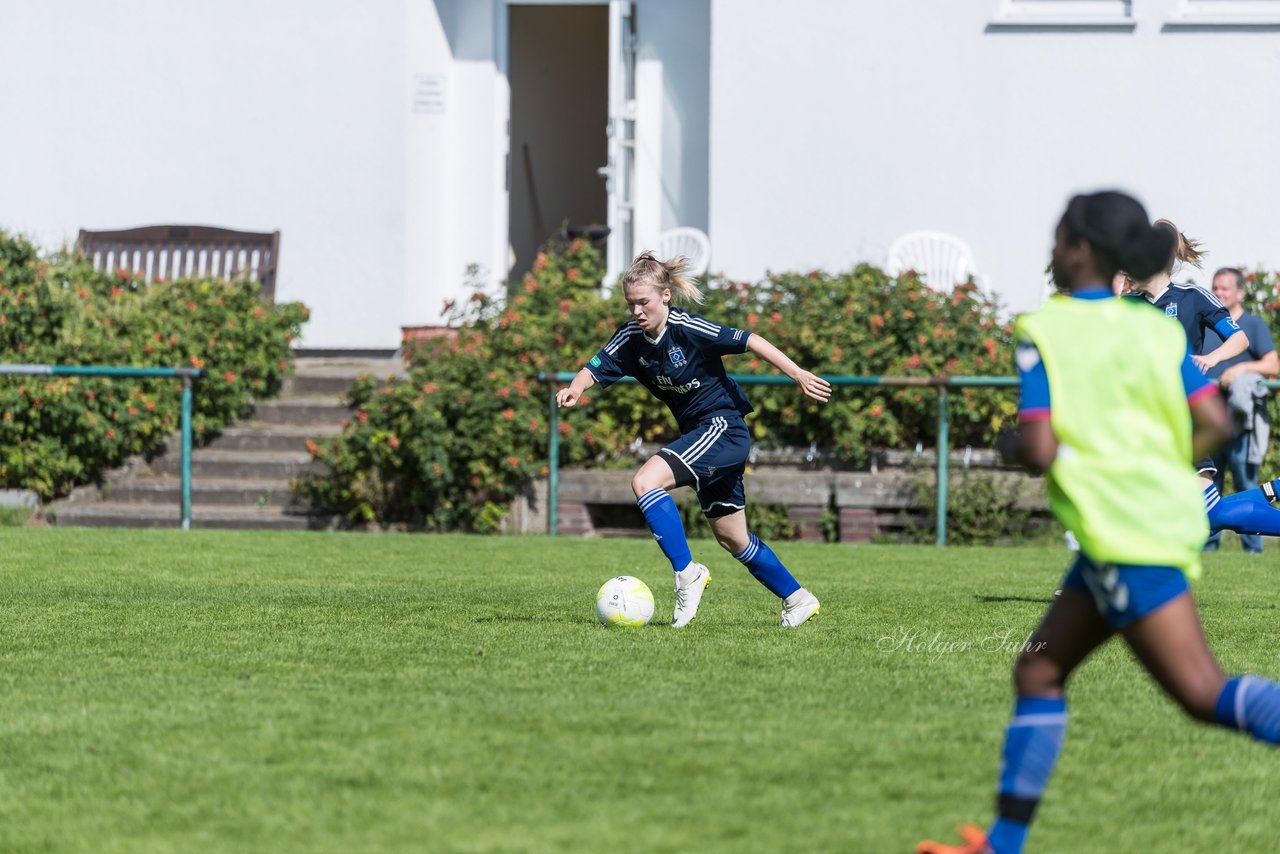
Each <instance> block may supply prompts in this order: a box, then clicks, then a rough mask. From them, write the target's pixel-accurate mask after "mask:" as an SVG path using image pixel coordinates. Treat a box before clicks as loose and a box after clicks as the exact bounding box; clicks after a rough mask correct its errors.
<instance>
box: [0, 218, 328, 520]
mask: <svg viewBox="0 0 1280 854" xmlns="http://www.w3.org/2000/svg"><path fill="white" fill-rule="evenodd" d="M259 293H260V288H259V286H258V285H257V284H256V283H253V282H247V281H243V282H237V283H226V282H222V281H216V280H195V281H178V282H162V281H158V282H155V283H153V284H151V285H146V284H145V283H144V282H142V281H141V280H140V279H139V278H136V277H134V276H133V275H131V274H130V273H128V272H127V271H125V270H120V271H118V272H117V273H115V274H109V273H104V272H95V271H94V270H93V268H92V265H91V264H90V263H89V262H88V261H86V260H85V259H83V258H81V257H77V256H76V255H73V254H71V253H67V252H60V253H56V254H53V255H51V256H49V257H45V258H42V257H40V255H39V253H38V252H37V250H36V247H35V246H34V245H32V244H31V243H30V242H28V241H27V240H24V239H22V238H20V237H11V236H9V235H6V234H5V233H4V232H0V360H3V361H5V362H10V363H14V362H18V363H30V364H62V365H95V364H97V365H132V366H152V367H177V366H186V365H190V366H193V367H198V368H204V369H205V370H207V371H208V374H209V375H208V378H207V379H205V380H202V381H200V383H199V384H198V386H197V393H196V395H195V402H194V410H193V417H192V423H193V428H194V431H195V435H196V440H197V441H200V440H201V438H203V437H208V436H211V435H213V434H215V433H216V432H218V431H219V430H220V429H221V428H222V427H223V426H224V425H225V424H226V423H227V422H229V421H231V420H233V419H235V418H239V417H242V416H244V415H246V414H247V413H248V412H249V411H250V409H251V408H252V403H253V400H254V399H255V398H262V397H268V396H270V395H272V394H275V393H276V392H277V391H278V390H279V388H280V384H281V381H282V379H283V378H284V376H285V374H286V373H287V372H288V371H289V369H290V366H291V361H292V351H291V349H290V346H289V342H290V340H291V339H292V338H293V337H294V336H296V335H297V334H298V332H299V330H300V328H301V324H302V323H303V322H304V321H305V320H306V317H307V310H306V308H305V307H304V306H303V305H302V304H301V303H292V304H287V305H270V304H268V303H265V302H263V300H262V299H261V297H260V296H259ZM179 418H180V394H179V386H178V383H177V381H176V380H164V379H153V380H134V379H111V378H105V377H47V376H46V377H40V376H9V377H3V378H0V484H3V486H5V487H17V488H23V489H31V490H34V491H35V492H37V493H38V494H39V495H40V496H41V498H44V499H49V498H52V497H54V496H57V495H61V494H65V493H66V492H68V491H69V490H70V489H71V487H73V486H75V485H76V484H80V483H86V482H92V481H94V480H96V479H97V478H98V477H99V476H100V475H101V473H102V472H103V471H104V470H106V469H108V468H110V467H112V466H114V465H118V464H119V463H120V462H122V461H123V460H124V459H125V458H126V457H128V456H130V455H132V454H140V453H141V454H149V453H154V452H155V451H156V450H158V448H159V447H160V445H161V443H162V442H163V441H164V439H165V438H166V437H167V436H168V435H169V434H170V433H172V432H173V431H174V430H175V429H176V428H177V426H178V421H179Z"/></svg>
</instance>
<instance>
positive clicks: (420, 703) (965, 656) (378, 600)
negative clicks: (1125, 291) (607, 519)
mask: <svg viewBox="0 0 1280 854" xmlns="http://www.w3.org/2000/svg"><path fill="white" fill-rule="evenodd" d="M697 548H698V553H699V554H701V553H706V554H707V555H708V557H709V559H708V563H709V564H710V565H711V567H712V569H713V572H714V573H715V583H714V584H713V585H712V586H711V587H710V588H709V590H708V593H707V598H705V599H704V602H703V610H702V612H701V614H700V616H699V618H698V620H697V621H696V622H695V623H694V624H693V625H692V626H691V627H690V628H689V629H687V630H685V631H679V632H678V631H673V630H671V629H670V628H669V627H666V626H662V625H658V624H656V623H660V622H663V621H665V620H669V619H670V612H671V591H670V589H669V586H668V585H669V584H670V570H669V568H666V567H665V565H664V564H663V563H662V562H661V560H660V556H659V554H658V552H657V549H656V548H655V547H654V546H653V544H652V543H650V542H645V541H607V542H599V541H595V542H592V541H575V540H570V539H559V540H548V539H544V538H529V539H521V538H477V537H428V536H397V535H386V536H376V535H360V534H345V535H344V534H268V533H215V532H188V533H181V532H130V531H106V532H103V531H94V530H74V529H63V530H57V529H53V530H49V529H3V530H0V549H2V551H3V554H4V555H5V561H4V568H3V570H0V603H3V611H2V614H3V619H2V620H0V850H4V851H29V850H30V851H59V850H94V851H126V850H127V851H135V850H167V851H187V850H227V851H231V850H236V851H241V850H258V851H266V850H290V851H339V850H361V851H392V850H397V851H399V850H418V851H449V852H451V851H477V852H479V851H596V850H610V849H617V850H633V851H672V852H674V851H841V852H871V854H879V852H906V851H910V850H912V848H913V846H914V844H915V843H916V842H917V841H918V840H919V839H921V838H923V837H925V836H935V837H937V836H939V835H944V836H945V838H948V839H950V838H951V837H950V833H951V828H952V827H953V826H954V825H955V824H956V823H958V822H959V821H961V820H977V821H981V822H983V823H985V822H986V821H987V820H988V819H989V817H990V814H991V808H992V792H993V786H994V780H995V775H996V771H997V765H998V761H999V756H998V753H999V746H1000V741H1001V738H1002V733H1003V726H1004V723H1005V721H1006V719H1007V716H1008V712H1009V709H1010V705H1011V690H1010V687H1009V675H1008V674H1009V666H1010V663H1011V661H1012V658H1013V655H1014V649H1013V648H1016V647H1017V646H1018V645H1019V644H1020V643H1021V642H1022V640H1023V639H1024V638H1025V636H1026V635H1027V633H1028V632H1029V631H1030V630H1031V629H1032V628H1033V627H1034V625H1035V623H1036V621H1037V618H1038V616H1039V614H1040V613H1041V611H1042V610H1043V608H1044V606H1045V602H1046V600H1047V595H1048V594H1049V593H1050V592H1051V591H1052V590H1053V588H1054V586H1055V583H1056V580H1057V577H1058V574H1059V573H1060V571H1061V570H1062V569H1063V567H1064V565H1065V562H1066V559H1067V556H1066V553H1065V552H1064V551H1062V550H1061V549H1059V548H1044V549H950V550H938V549H935V548H932V547H894V546H884V547H847V546H822V545H802V544H782V545H780V546H779V549H778V551H779V553H780V554H781V556H782V557H783V559H784V560H787V561H788V562H789V563H790V564H791V565H792V567H793V568H794V569H795V571H796V573H797V575H798V576H799V577H800V578H801V580H802V581H804V582H805V583H806V584H807V585H808V586H810V587H811V588H812V589H814V590H815V591H816V592H817V593H818V594H819V596H821V597H822V599H823V602H824V607H823V613H822V614H821V615H820V617H819V618H818V620H817V621H816V622H814V623H812V624H809V625H806V626H804V627H802V628H801V629H799V630H797V631H794V632H784V631H782V630H780V629H778V628H777V618H778V614H777V605H776V603H775V601H774V600H773V599H772V598H771V597H770V596H769V595H768V594H767V593H765V592H764V591H763V590H762V589H761V588H759V587H758V586H757V585H756V584H755V582H754V581H753V580H752V579H751V578H750V576H749V575H748V574H747V573H746V571H745V570H744V569H743V568H742V567H740V566H739V565H737V564H736V563H734V562H733V561H732V560H731V559H729V558H728V557H727V556H724V555H721V554H717V553H713V552H712V551H711V550H712V549H713V548H714V546H711V545H709V544H705V543H704V544H701V545H699V546H698V547H697ZM1207 566H1208V571H1207V573H1206V577H1205V580H1204V582H1202V583H1201V584H1200V586H1199V588H1198V595H1199V597H1200V600H1201V603H1202V610H1203V614H1204V619H1205V623H1206V627H1207V630H1208V633H1209V636H1210V641H1211V643H1212V644H1213V645H1214V647H1215V649H1216V650H1217V652H1218V654H1219V656H1220V657H1221V659H1222V660H1223V662H1224V664H1225V666H1226V667H1227V668H1228V670H1230V671H1240V670H1252V671H1258V672H1262V673H1267V674H1272V675H1280V656H1278V655H1277V649H1278V648H1280V645H1278V644H1277V640H1278V638H1280V621H1278V618H1280V612H1277V606H1276V603H1277V601H1278V600H1280V595H1277V594H1278V593H1280V562H1277V560H1276V553H1275V552H1274V551H1272V552H1269V553H1268V554H1267V556H1265V557H1264V558H1261V559H1252V560H1251V559H1248V558H1246V557H1244V556H1241V555H1239V554H1238V553H1235V554H1231V553H1226V554H1220V555H1213V556H1210V558H1209V561H1208V564H1207ZM619 573H628V574H635V575H638V576H640V577H641V578H643V579H646V580H647V581H649V583H650V585H651V586H652V587H653V588H654V592H655V594H656V595H657V599H658V611H657V615H656V617H655V625H653V626H650V627H647V628H644V629H634V630H618V629H613V630H608V629H605V628H603V627H601V626H600V625H599V624H598V623H597V622H596V620H595V617H594V614H593V610H592V606H593V597H594V594H595V590H596V588H597V587H598V586H599V585H600V583H601V582H602V581H603V580H604V579H606V578H607V577H609V576H610V575H615V574H619ZM1070 700H1071V722H1070V724H1069V727H1068V735H1067V741H1066V747H1065V750H1064V753H1063V757H1062V760H1061V762H1060V763H1059V766H1058V770H1057V773H1056V774H1055V776H1054V778H1053V781H1052V782H1051V784H1050V787H1049V790H1048V792H1047V794H1046V797H1045V799H1044V802H1043V803H1042V805H1041V811H1040V815H1039V818H1038V820H1037V823H1036V825H1035V827H1034V828H1033V830H1032V834H1031V838H1030V843H1029V845H1028V849H1029V850H1030V851H1045V852H1093V851H1097V852H1130V851H1141V850H1176V851H1180V852H1220V851H1267V850H1275V849H1276V847H1277V845H1280V842H1277V831H1278V830H1280V774H1278V773H1277V761H1280V756H1277V754H1276V753H1274V752H1273V751H1272V750H1270V749H1269V748H1266V747H1263V746H1260V745H1258V744H1256V743H1253V742H1252V741H1250V740H1249V739H1247V738H1243V737H1241V736H1238V735H1234V734H1231V733H1227V732H1223V731H1219V730H1215V729H1210V728H1207V727H1204V726H1199V725H1195V724H1192V723H1190V722H1188V721H1187V720H1184V719H1183V717H1182V716H1181V713H1180V712H1178V711H1177V710H1176V709H1175V708H1174V706H1173V705H1172V704H1171V703H1169V702H1167V701H1166V700H1165V699H1164V698H1163V697H1162V696H1160V695H1159V694H1158V692H1157V691H1156V690H1155V689H1154V688H1153V687H1152V685H1151V684H1149V683H1148V682H1147V680H1146V679H1145V678H1144V677H1143V676H1142V675H1141V673H1140V672H1139V671H1138V669H1137V668H1136V667H1135V665H1134V664H1133V663H1132V662H1131V661H1130V659H1129V657H1128V654H1127V653H1126V652H1125V651H1124V650H1123V648H1122V647H1120V646H1117V645H1112V646H1111V647H1108V648H1107V649H1106V650H1104V651H1103V653H1102V654H1100V655H1099V656H1097V657H1096V658H1095V660H1093V661H1092V662H1090V663H1089V664H1088V665H1086V666H1085V668H1084V669H1083V670H1082V671H1081V672H1080V673H1079V675H1078V677H1077V679H1076V681H1075V683H1074V684H1073V689H1072V692H1071V695H1070Z"/></svg>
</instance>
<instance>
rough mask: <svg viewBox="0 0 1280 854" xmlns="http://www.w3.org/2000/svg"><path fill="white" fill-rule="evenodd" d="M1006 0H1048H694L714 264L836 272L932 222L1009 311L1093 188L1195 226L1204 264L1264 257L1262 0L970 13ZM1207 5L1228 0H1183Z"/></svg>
mask: <svg viewBox="0 0 1280 854" xmlns="http://www.w3.org/2000/svg"><path fill="white" fill-rule="evenodd" d="M1020 3H1022V4H1025V5H1026V6H1037V7H1040V8H1043V7H1044V6H1046V5H1047V4H1046V3H1044V2H1043V0H1035V2H1034V3H1032V2H1028V0H965V2H951V0H897V2H880V0H853V2H837V0H793V2H790V3H786V4H778V3H776V2H773V0H713V6H712V49H711V55H712V68H711V72H712V73H711V109H712V126H711V158H710V161H711V182H710V223H711V228H710V233H711V237H712V241H713V243H714V246H715V254H716V266H717V267H718V268H722V269H724V270H726V271H728V272H729V273H730V274H732V275H733V276H735V277H739V278H753V277H756V276H759V275H761V274H762V273H763V272H764V271H765V270H768V269H773V270H788V269H812V268H826V269H831V270H837V269H842V268H848V267H849V266H850V265H852V264H854V263H855V262H857V261H860V260H868V261H873V262H883V260H884V256H885V251H886V249H887V247H888V244H889V243H890V242H891V241H892V240H893V239H894V238H895V237H896V236H898V235H899V234H901V233H903V232H906V231H910V230H914V229H920V228H929V229H940V230H945V231H951V232H954V233H955V234H957V235H959V236H961V237H962V238H963V239H965V240H966V241H967V242H968V243H969V244H970V245H971V247H972V248H973V251H974V254H975V256H976V259H977V263H978V266H979V268H980V269H981V270H982V271H983V273H985V274H986V276H987V278H988V280H989V282H990V284H991V285H992V286H993V287H994V288H996V289H997V290H998V291H1000V292H1001V294H1002V295H1003V297H1004V299H1005V301H1006V302H1007V303H1008V304H1009V306H1010V307H1011V308H1013V309H1018V310H1020V309H1026V308H1030V307H1033V306H1034V305H1036V304H1038V302H1039V300H1040V298H1041V295H1042V293H1043V286H1044V276H1043V274H1042V271H1043V269H1044V267H1045V264H1046V261H1047V258H1048V251H1049V247H1050V244H1051V239H1052V232H1053V227H1054V225H1055V224H1056V221H1057V217H1058V216H1059V215H1060V213H1061V211H1062V208H1063V206H1064V204H1065V202H1066V200H1067V198H1068V196H1069V195H1070V194H1071V193H1073V192H1076V191H1080V190H1087V189H1097V188H1102V187H1108V186H1118V187H1121V188H1126V189H1129V190H1131V191H1132V192H1134V193H1136V194H1137V195H1138V196H1139V197H1140V198H1141V199H1142V200H1143V201H1144V202H1145V203H1146V204H1147V207H1148V208H1149V210H1150V212H1151V214H1152V215H1153V216H1166V217H1169V218H1171V219H1173V220H1174V221H1175V222H1177V223H1178V224H1179V225H1180V226H1182V227H1183V228H1184V230H1186V232H1187V233H1188V234H1190V235H1192V236H1196V237H1199V238H1201V239H1203V240H1204V241H1205V242H1206V243H1207V245H1208V248H1209V250H1210V252H1211V254H1210V256H1209V258H1208V259H1207V266H1210V268H1211V269H1212V267H1214V266H1220V265H1223V264H1231V263H1246V264H1252V263H1257V262H1265V263H1268V264H1270V265H1272V266H1276V265H1280V241H1278V240H1277V237H1276V234H1277V230H1276V218H1275V217H1276V214H1275V210H1276V206H1275V203H1274V200H1275V199H1276V198H1277V197H1280V157H1277V155H1276V150H1277V149H1276V143H1275V141H1276V140H1277V139H1280V86H1277V79H1278V77H1280V32H1277V31H1276V28H1275V27H1274V21H1276V20H1280V4H1277V3H1268V2H1266V0H1263V2H1262V3H1261V4H1259V3H1254V4H1253V5H1252V6H1251V7H1250V8H1249V10H1247V11H1250V12H1251V13H1252V14H1251V16H1250V18H1251V19H1252V20H1259V19H1261V20H1264V21H1265V20H1268V19H1269V17H1268V16H1269V14H1270V12H1271V11H1274V12H1275V13H1277V14H1276V15H1275V18H1274V20H1273V26H1271V27H1270V28H1252V27H1249V26H1236V27H1224V26H1218V25H1217V24H1215V23H1209V24H1208V25H1201V26H1196V27H1175V28H1166V26H1165V25H1166V23H1167V22H1170V21H1176V20H1177V19H1178V18H1179V17H1180V16H1181V15H1182V14H1184V13H1185V12H1186V11H1187V4H1186V3H1185V2H1184V0H1135V2H1133V3H1132V14H1133V17H1134V19H1135V21H1136V26H1134V27H1133V28H1132V29H1131V30H1130V29H1128V28H1126V27H1119V28H1115V29H1110V30H1105V29H1094V28H1089V27H1082V28H1076V29H1073V30H1064V29H1060V28H1055V27H1040V28H1023V27H1005V28H989V27H988V25H989V24H990V23H991V22H992V21H994V20H995V19H996V18H997V16H998V15H1000V14H1002V13H1005V12H1007V11H1009V10H1010V8H1012V9H1013V11H1015V12H1016V11H1017V8H1018V7H1019V4H1020ZM1215 4H1217V8H1219V9H1223V8H1225V7H1226V6H1228V5H1235V6H1239V5H1240V4H1229V3H1225V0H1213V2H1200V3H1198V4H1196V6H1197V7H1199V8H1206V7H1207V8H1209V9H1210V10H1211V11H1212V8H1213V7H1214V5H1215ZM1069 5H1073V6H1075V7H1077V8H1079V7H1089V8H1097V9H1099V10H1101V11H1102V12H1103V13H1104V14H1109V13H1110V11H1111V10H1112V9H1114V8H1120V9H1122V10H1123V7H1124V6H1125V4H1123V3H1108V2H1101V0H1098V2H1093V3H1081V2H1076V3H1074V4H1069ZM1273 7H1274V8H1273ZM1192 11H1194V8H1193V9H1192ZM1211 20H1212V19H1211ZM1218 20H1219V21H1221V20H1222V18H1221V16H1219V17H1218ZM1237 20H1241V19H1237ZM1210 272H1211V270H1210ZM1200 279H1201V281H1202V282H1207V276H1206V275H1201V276H1200Z"/></svg>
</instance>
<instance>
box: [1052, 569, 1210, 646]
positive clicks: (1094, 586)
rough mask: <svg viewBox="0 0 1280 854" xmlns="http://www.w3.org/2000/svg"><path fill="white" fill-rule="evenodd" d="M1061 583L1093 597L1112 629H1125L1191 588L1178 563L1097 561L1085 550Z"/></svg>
mask: <svg viewBox="0 0 1280 854" xmlns="http://www.w3.org/2000/svg"><path fill="white" fill-rule="evenodd" d="M1062 587H1063V589H1067V588H1070V589H1072V590H1079V591H1080V592H1081V593H1085V594H1087V595H1089V596H1091V597H1093V602H1094V604H1095V605H1097V606H1098V613H1099V614H1101V615H1102V618H1103V619H1105V620H1106V621H1107V625H1109V626H1111V628H1113V629H1123V628H1124V627H1125V626H1127V625H1129V624H1130V623H1132V622H1134V621H1135V620H1140V619H1142V618H1143V617H1145V616H1147V614H1150V613H1151V612H1153V611H1157V610H1159V609H1160V607H1161V606H1163V605H1167V604H1168V603H1169V602H1171V601H1173V600H1174V599H1177V598H1178V597H1179V596H1181V595H1182V594H1183V593H1186V592H1187V590H1188V589H1189V588H1188V586H1187V576H1186V575H1185V574H1183V572H1182V570H1180V569H1178V568H1177V567H1176V566H1140V565H1135V564H1129V563H1119V564H1116V563H1104V564H1097V563H1094V562H1093V561H1092V560H1090V559H1089V558H1088V557H1086V556H1085V555H1083V554H1081V555H1080V556H1079V557H1078V558H1076V562H1075V565H1073V566H1072V567H1071V571H1070V572H1068V573H1067V577H1066V578H1064V579H1063V580H1062Z"/></svg>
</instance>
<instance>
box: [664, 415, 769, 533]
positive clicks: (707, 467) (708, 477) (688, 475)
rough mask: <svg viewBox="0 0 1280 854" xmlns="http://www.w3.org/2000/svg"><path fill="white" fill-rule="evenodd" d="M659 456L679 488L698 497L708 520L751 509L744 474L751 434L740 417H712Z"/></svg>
mask: <svg viewBox="0 0 1280 854" xmlns="http://www.w3.org/2000/svg"><path fill="white" fill-rule="evenodd" d="M658 453H659V454H661V455H662V458H663V459H664V460H666V461H667V465H669V466H671V470H672V471H673V472H675V475H676V486H692V487H693V489H694V491H695V492H697V493H698V503H699V504H701V505H702V512H703V513H704V514H706V515H707V516H712V517H715V516H728V515H729V514H730V513H736V512H737V511H739V510H742V509H744V508H745V507H746V506H747V496H746V492H745V491H744V490H743V488H742V473H743V471H744V469H745V468H746V465H747V454H749V453H751V434H750V433H749V432H748V431H747V423H746V422H745V421H743V420H742V416H741V415H739V414H738V413H736V412H731V413H721V414H719V415H712V416H710V417H709V418H707V419H706V420H704V421H701V422H699V423H698V425H697V426H696V427H694V428H693V429H692V430H690V431H689V432H688V433H685V434H684V435H683V436H681V437H680V438H679V439H676V440H675V441H674V442H672V443H671V444H670V445H667V446H666V447H665V448H663V449H662V450H660V451H658Z"/></svg>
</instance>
